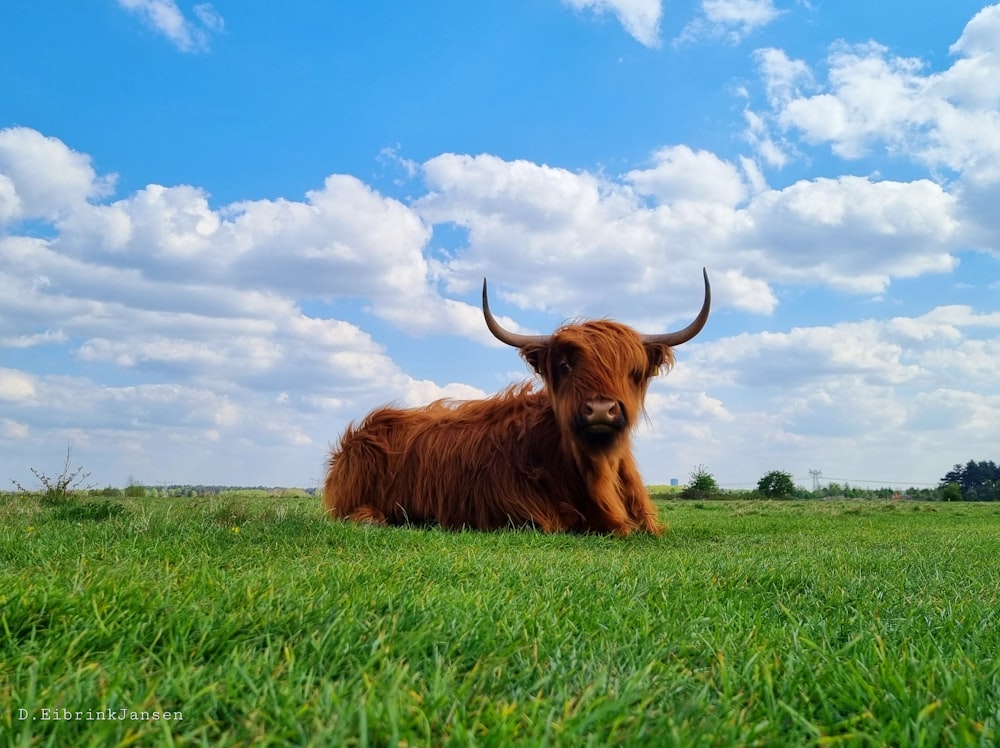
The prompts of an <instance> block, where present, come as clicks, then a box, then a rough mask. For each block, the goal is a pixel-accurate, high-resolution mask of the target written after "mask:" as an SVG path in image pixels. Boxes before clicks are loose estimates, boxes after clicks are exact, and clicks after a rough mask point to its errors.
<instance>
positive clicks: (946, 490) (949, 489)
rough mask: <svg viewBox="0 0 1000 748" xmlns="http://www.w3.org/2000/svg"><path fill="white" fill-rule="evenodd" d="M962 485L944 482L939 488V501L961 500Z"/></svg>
mask: <svg viewBox="0 0 1000 748" xmlns="http://www.w3.org/2000/svg"><path fill="white" fill-rule="evenodd" d="M961 500H962V487H961V486H960V485H958V484H957V483H946V484H945V485H944V486H942V488H941V501H961Z"/></svg>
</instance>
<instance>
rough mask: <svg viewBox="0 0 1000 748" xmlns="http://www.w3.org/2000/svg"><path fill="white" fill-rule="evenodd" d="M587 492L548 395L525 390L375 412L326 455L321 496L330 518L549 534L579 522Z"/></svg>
mask: <svg viewBox="0 0 1000 748" xmlns="http://www.w3.org/2000/svg"><path fill="white" fill-rule="evenodd" d="M585 491H586V489H585V486H584V484H583V482H582V480H581V478H580V476H579V475H578V473H577V471H576V470H575V469H573V467H572V463H571V461H570V460H568V459H567V457H566V455H564V454H563V452H562V449H561V447H560V437H559V433H558V428H557V426H556V423H555V418H554V416H553V414H552V410H551V407H550V406H549V404H548V399H547V396H546V395H545V393H544V392H535V391H532V390H531V387H530V385H528V384H525V385H518V386H515V387H511V388H509V389H507V390H505V391H504V392H501V393H500V394H498V395H496V396H494V397H491V398H487V399H485V400H475V401H469V402H458V403H454V402H447V401H438V402H435V403H431V404H430V405H428V406H426V407H423V408H414V409H400V408H393V407H385V408H379V409H378V410H375V411H373V412H372V413H370V414H369V415H368V416H367V417H366V418H365V419H364V420H363V421H362V422H361V423H360V424H357V425H356V426H351V427H349V428H348V429H347V431H345V433H344V435H343V437H342V438H341V441H340V445H339V448H338V449H336V450H335V451H334V452H333V454H332V455H331V458H330V469H329V472H328V475H327V479H326V484H325V486H324V491H323V498H324V503H325V505H326V509H327V511H328V512H329V513H330V514H331V515H333V516H336V517H345V518H351V519H359V520H368V521H376V522H388V523H390V524H401V523H407V522H415V523H420V522H427V521H434V522H437V523H439V524H441V525H442V526H445V527H451V528H460V527H464V526H468V527H476V528H480V529H491V528H500V527H505V526H510V525H525V524H535V525H538V526H540V527H541V528H542V529H544V530H551V531H555V530H568V529H574V528H576V527H577V526H578V525H579V523H580V521H581V514H580V512H579V509H578V504H579V501H580V499H581V498H582V495H583V493H585Z"/></svg>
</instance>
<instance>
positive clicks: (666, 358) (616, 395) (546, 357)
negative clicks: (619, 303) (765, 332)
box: [483, 271, 712, 453]
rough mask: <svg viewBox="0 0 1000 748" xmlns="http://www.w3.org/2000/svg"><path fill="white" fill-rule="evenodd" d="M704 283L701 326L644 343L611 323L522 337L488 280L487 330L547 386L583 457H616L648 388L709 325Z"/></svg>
mask: <svg viewBox="0 0 1000 748" xmlns="http://www.w3.org/2000/svg"><path fill="white" fill-rule="evenodd" d="M703 272H704V276H705V299H704V302H703V303H702V306H701V311H700V312H699V313H698V316H697V317H696V318H695V320H694V321H693V322H692V323H691V324H690V325H688V326H687V327H685V328H684V329H683V330H677V331H676V332H668V333H662V334H658V335H643V334H641V333H638V332H636V331H635V330H633V329H632V328H631V327H628V326H627V325H623V324H620V323H618V322H611V321H609V320H594V321H590V322H580V323H576V324H568V325H564V326H563V327H560V328H559V329H558V330H556V331H555V332H554V333H552V335H521V334H518V333H514V332H510V331H509V330H505V329H504V328H503V327H501V326H500V324H499V323H498V322H497V321H496V320H495V319H494V318H493V315H492V313H491V312H490V306H489V302H488V301H487V298H486V279H485V278H484V279H483V314H484V316H485V317H486V326H487V327H489V329H490V332H492V333H493V335H494V336H495V337H496V338H497V339H498V340H500V341H502V342H504V343H506V344H507V345H511V346H514V347H515V348H518V349H519V350H520V351H521V355H522V356H523V357H524V359H525V360H526V361H527V362H528V364H529V365H530V366H531V368H532V369H534V370H535V371H536V372H537V373H538V375H539V376H540V377H541V378H542V379H543V380H544V381H545V385H546V388H547V390H548V392H549V396H550V398H551V400H552V408H553V410H554V411H555V413H556V419H557V421H558V422H559V425H560V428H561V429H562V431H563V434H564V437H566V438H569V439H571V440H572V442H573V443H574V444H575V445H576V446H577V447H578V448H580V449H582V450H584V451H585V452H589V453H594V452H602V451H606V450H609V449H613V448H614V447H615V446H616V445H618V444H619V443H620V442H621V440H622V439H623V438H624V436H625V435H626V434H627V433H628V431H629V429H630V428H631V427H632V426H633V425H634V424H635V421H636V418H637V416H638V414H639V413H640V411H641V410H642V407H643V400H644V399H645V396H646V389H647V387H648V386H649V380H650V378H651V377H653V376H655V375H656V374H657V373H658V372H659V371H660V369H661V367H665V368H667V369H669V368H670V367H671V366H672V365H673V363H674V355H673V352H672V351H671V348H672V347H673V346H676V345H680V344H681V343H686V342H687V341H689V340H691V338H693V337H694V336H695V335H697V334H698V333H699V332H701V329H702V328H703V327H704V326H705V322H706V321H707V320H708V313H709V309H710V307H711V302H712V290H711V286H710V285H709V283H708V272H707V271H703Z"/></svg>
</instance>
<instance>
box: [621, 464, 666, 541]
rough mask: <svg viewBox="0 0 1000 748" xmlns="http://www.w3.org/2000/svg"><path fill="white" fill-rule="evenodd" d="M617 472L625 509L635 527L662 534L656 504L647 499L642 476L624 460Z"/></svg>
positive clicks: (647, 494) (654, 533)
mask: <svg viewBox="0 0 1000 748" xmlns="http://www.w3.org/2000/svg"><path fill="white" fill-rule="evenodd" d="M618 471H619V478H620V480H621V487H622V497H623V498H624V502H625V507H626V509H627V510H628V515H629V517H630V519H631V520H632V522H633V524H634V525H635V527H636V528H637V529H640V530H645V531H646V532H648V533H652V534H653V535H659V534H660V533H662V532H663V525H662V524H661V523H660V519H659V512H658V511H657V509H656V504H654V503H653V500H652V499H651V498H649V492H648V491H647V490H646V486H645V484H644V483H643V482H642V476H640V475H639V471H638V469H637V468H636V466H635V463H634V462H633V461H632V460H631V459H630V458H626V459H624V460H622V463H621V465H619V469H618Z"/></svg>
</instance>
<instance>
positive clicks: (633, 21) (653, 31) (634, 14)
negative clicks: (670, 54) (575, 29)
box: [563, 0, 663, 47]
mask: <svg viewBox="0 0 1000 748" xmlns="http://www.w3.org/2000/svg"><path fill="white" fill-rule="evenodd" d="M563 2H564V3H565V4H566V5H568V6H570V7H571V8H575V9H576V10H584V9H588V8H589V9H590V10H592V11H593V12H595V13H608V12H610V13H613V14H614V15H615V16H616V17H617V18H618V20H619V21H620V22H621V24H622V26H624V27H625V30H626V31H627V32H628V33H629V34H630V35H631V36H632V37H634V38H635V40H636V41H638V42H639V43H640V44H643V45H645V46H647V47H656V46H659V43H660V17H661V16H662V13H663V8H662V4H661V0H563Z"/></svg>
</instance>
